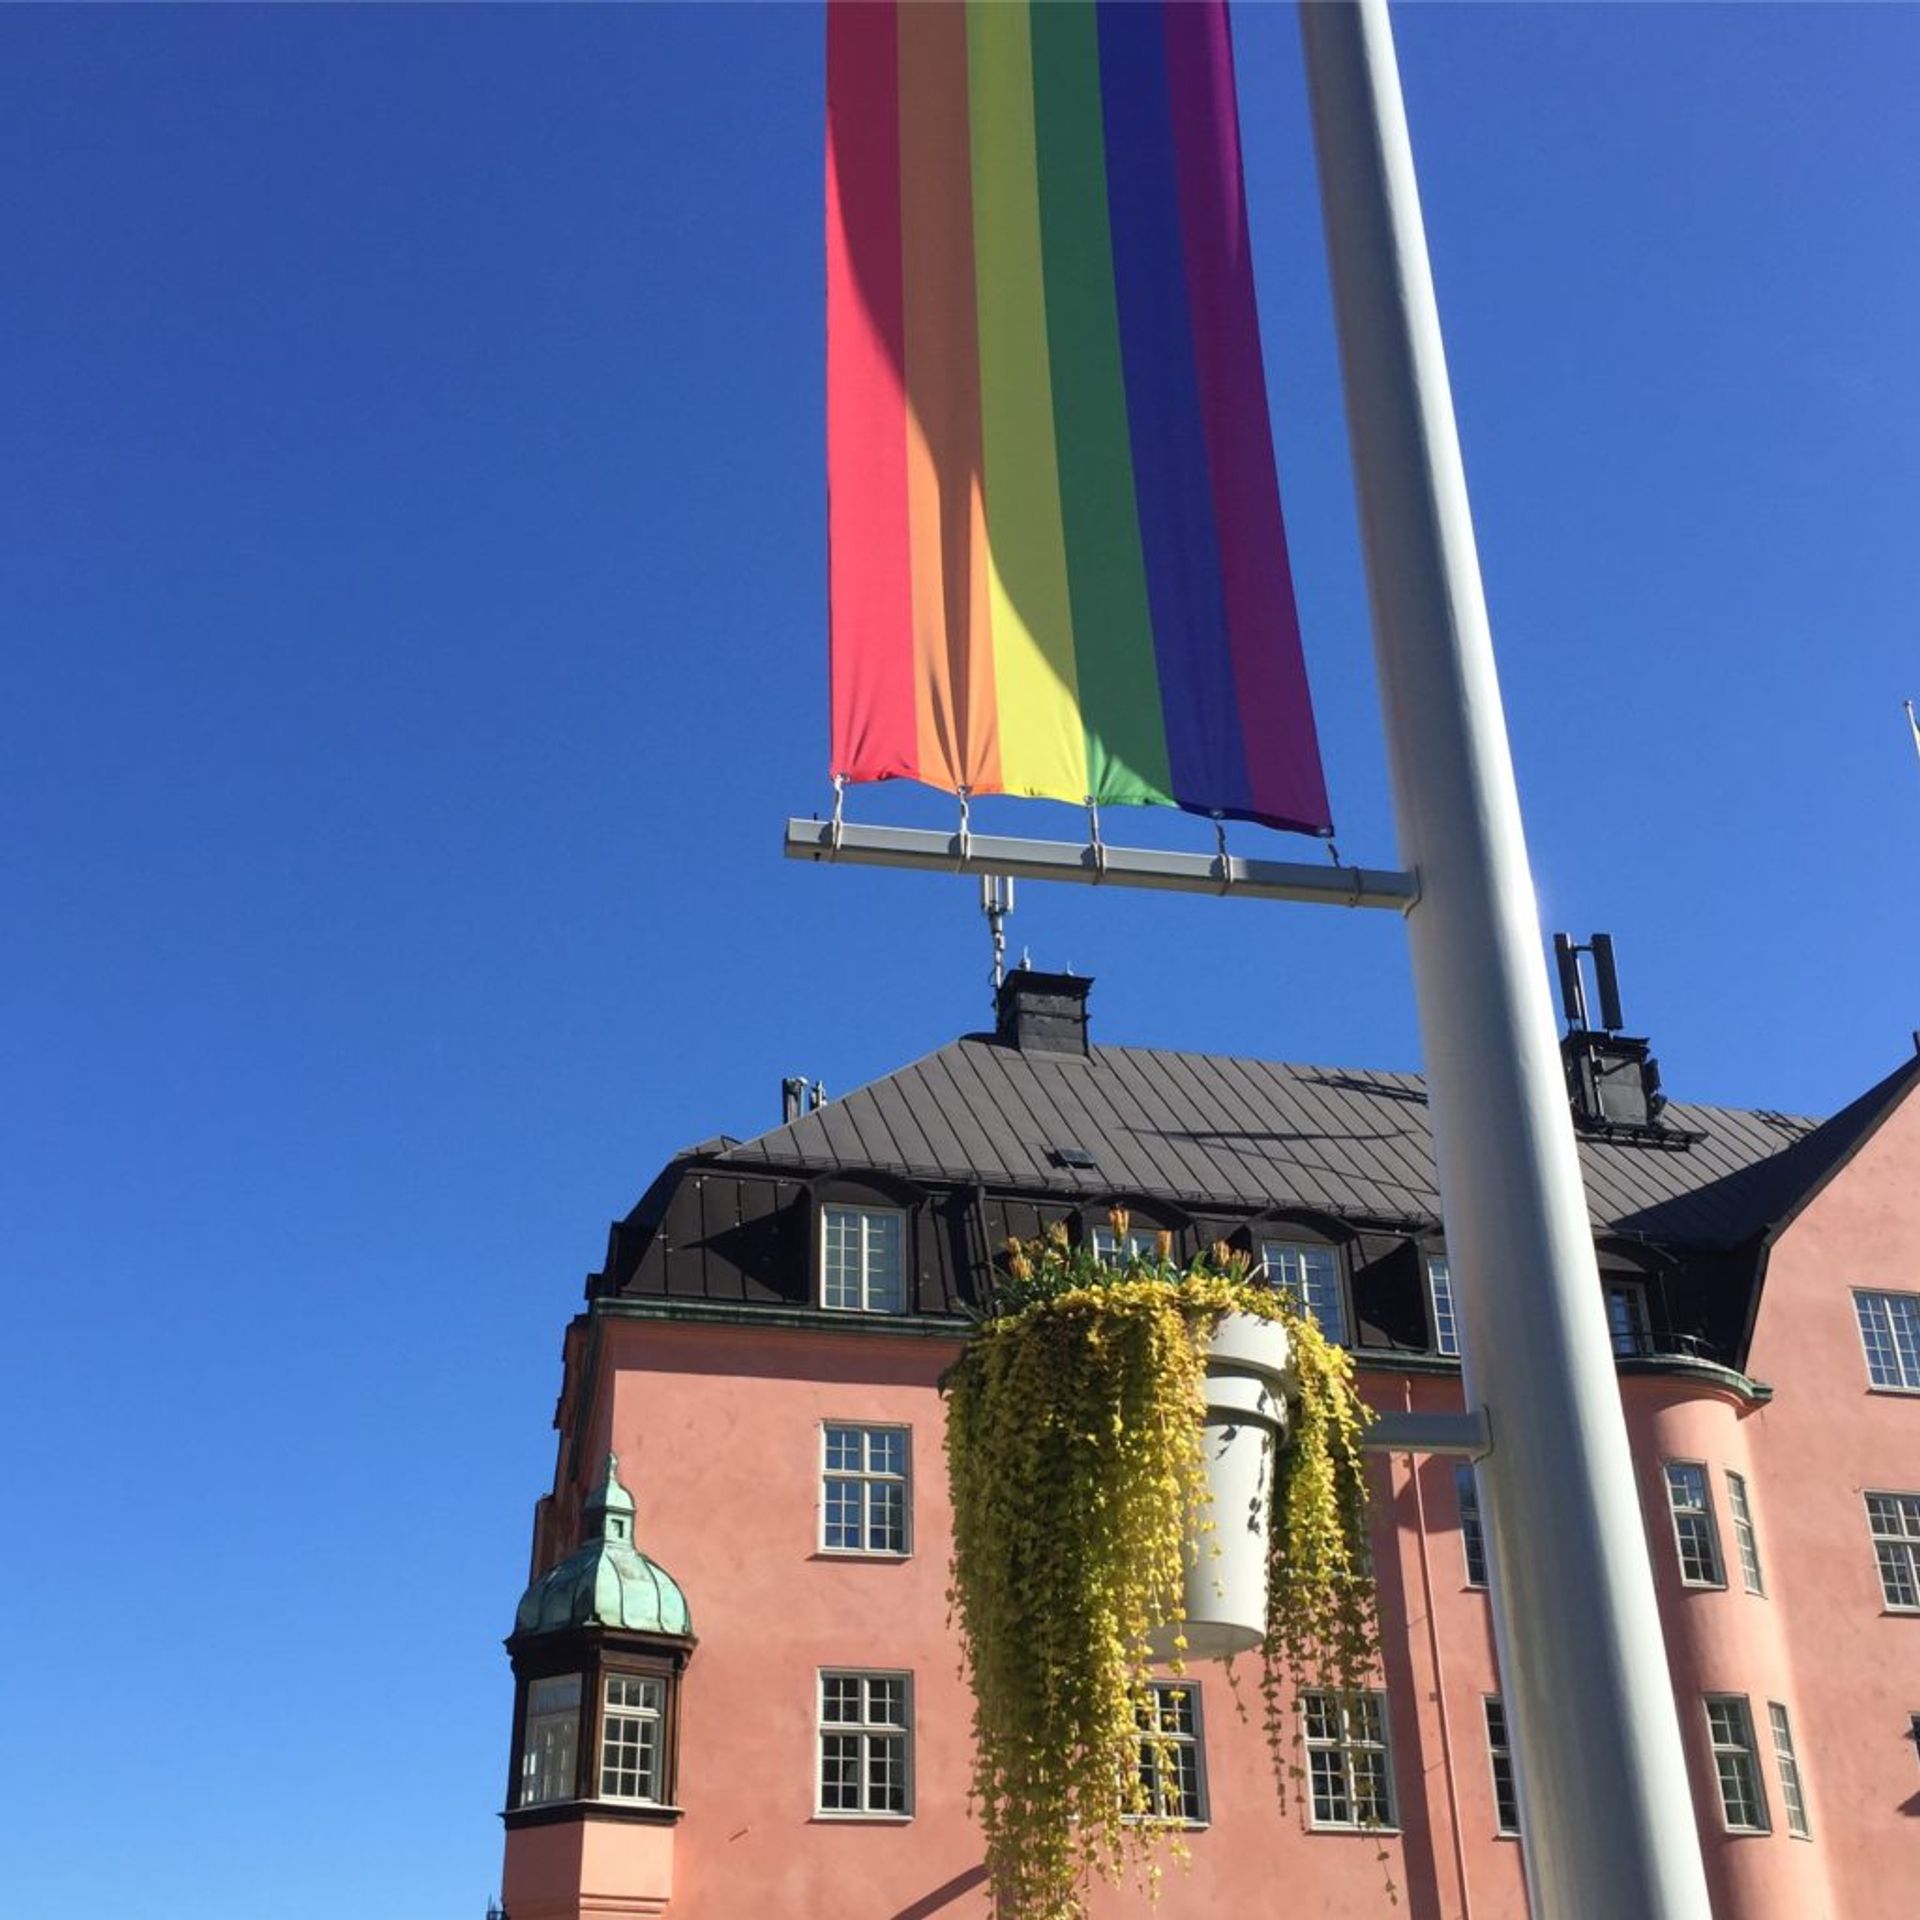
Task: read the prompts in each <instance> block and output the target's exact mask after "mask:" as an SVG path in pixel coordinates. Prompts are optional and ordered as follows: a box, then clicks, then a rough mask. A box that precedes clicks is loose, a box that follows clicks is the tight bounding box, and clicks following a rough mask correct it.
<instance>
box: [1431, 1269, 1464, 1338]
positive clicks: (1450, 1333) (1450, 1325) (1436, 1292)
mask: <svg viewBox="0 0 1920 1920" xmlns="http://www.w3.org/2000/svg"><path fill="white" fill-rule="evenodd" d="M1427 1295H1428V1298H1429V1299H1431V1300H1432V1302H1433V1350H1434V1352H1435V1353H1447V1354H1457V1353H1458V1352H1459V1351H1460V1321H1459V1319H1458V1317H1457V1316H1456V1315H1455V1313H1454V1311H1453V1273H1452V1270H1451V1269H1450V1268H1449V1267H1448V1265H1447V1257H1446V1255H1445V1254H1443V1253H1435V1254H1429V1255H1428V1256H1427Z"/></svg>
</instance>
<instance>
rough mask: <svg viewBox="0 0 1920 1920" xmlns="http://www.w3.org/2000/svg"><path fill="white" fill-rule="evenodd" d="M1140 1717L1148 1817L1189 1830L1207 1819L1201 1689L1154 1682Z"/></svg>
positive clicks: (1188, 1682) (1184, 1682)
mask: <svg viewBox="0 0 1920 1920" xmlns="http://www.w3.org/2000/svg"><path fill="white" fill-rule="evenodd" d="M1139 1713H1140V1784H1141V1786H1143V1787H1144V1788H1145V1789H1146V1794H1147V1807H1148V1815H1147V1817H1148V1818H1151V1819H1154V1820H1178V1821H1180V1822H1181V1823H1182V1824H1183V1825H1185V1826H1189V1827H1199V1826H1204V1825H1205V1824H1206V1820H1207V1759H1206V1749H1205V1744H1204V1737H1203V1733H1202V1722H1201V1719H1200V1689H1199V1687H1198V1686H1197V1685H1196V1684H1195V1683H1194V1682H1193V1681H1191V1680H1155V1681H1153V1682H1151V1683H1150V1685H1149V1687H1148V1690H1147V1699H1146V1701H1145V1703H1144V1704H1143V1705H1142V1706H1141V1707H1140V1709H1139Z"/></svg>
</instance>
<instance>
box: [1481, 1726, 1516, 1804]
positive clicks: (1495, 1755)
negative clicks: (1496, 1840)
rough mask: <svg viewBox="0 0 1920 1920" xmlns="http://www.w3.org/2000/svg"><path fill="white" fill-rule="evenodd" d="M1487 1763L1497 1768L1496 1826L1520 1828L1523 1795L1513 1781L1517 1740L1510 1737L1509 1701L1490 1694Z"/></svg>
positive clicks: (1494, 1794) (1494, 1785) (1495, 1789)
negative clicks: (1508, 1731) (1515, 1743)
mask: <svg viewBox="0 0 1920 1920" xmlns="http://www.w3.org/2000/svg"><path fill="white" fill-rule="evenodd" d="M1481 1704H1482V1705H1483V1706H1484V1707H1485V1708H1486V1715H1487V1765H1488V1766H1489V1767H1490V1768H1491V1769H1492V1771H1493V1826H1494V1831H1495V1832H1496V1833H1518V1832H1519V1831H1520V1795H1519V1791H1518V1789H1516V1788H1515V1786H1514V1784H1513V1743H1512V1742H1511V1741H1510V1740H1509V1739H1508V1738H1507V1708H1506V1703H1505V1702H1504V1701H1503V1700H1501V1699H1500V1697H1499V1696H1498V1695H1497V1694H1491V1693H1490V1694H1487V1695H1485V1696H1484V1697H1483V1699H1482V1702H1481Z"/></svg>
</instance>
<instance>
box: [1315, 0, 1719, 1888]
mask: <svg viewBox="0 0 1920 1920" xmlns="http://www.w3.org/2000/svg"><path fill="white" fill-rule="evenodd" d="M1300 15H1301V23H1302V32H1303V34H1304V37H1305V42H1306V61H1307V76H1308V86H1309V90H1310V92H1311V95H1312V100H1313V118H1314V137H1315V143H1316V146H1317V149H1318V153H1319V161H1320V191H1321V198H1322V205H1323V210H1324V214H1325V221H1326V230H1327V248H1328V253H1329V256H1330V259H1331V264H1332V276H1333V289H1334V301H1335V310H1336V317H1337V321H1338V327H1339V336H1340V352H1341V362H1342V368H1343V372H1344V377H1345V385H1346V404H1347V418H1348V430H1349V433H1350V435H1351V438H1352V446H1353V465H1354V476H1355V485H1356V489H1357V492H1358V495H1359V504H1360V520H1361V526H1362V532H1363V537H1364V541H1365V548H1366V562H1367V580H1368V589H1369V593H1370V597H1371V600H1372V607H1373V622H1374V651H1375V659H1376V664H1377V668H1378V672H1379V677H1380V683H1381V697H1382V702H1383V706H1384V709H1385V716H1386V723H1387V734H1388V749H1389V758H1390V761H1391V767H1392V775H1393V789H1394V803H1395V813H1396V817H1397V820H1398V825H1399V832H1400V839H1401V852H1402V854H1403V856H1404V858H1405V860H1406V863H1407V865H1408V866H1409V867H1410V868H1411V869H1412V870H1413V872H1414V875H1415V878H1416V880H1417V883H1418V886H1419V889H1420V897H1419V902H1418V904H1417V905H1416V906H1415V907H1414V908H1413V910H1412V911H1411V913H1410V914H1409V915H1408V927H1409V931H1410V934H1411V938H1412V943H1413V964H1414V979H1415V988H1416V993H1417V998H1418V1002H1419V1012H1420V1026H1421V1034H1422V1039H1423V1043H1424V1049H1425V1053H1426V1067H1427V1084H1428V1089H1429V1096H1430V1099H1431V1101H1432V1115H1433V1133H1434V1141H1435V1150H1436V1155H1437V1158H1438V1162H1439V1172H1440V1190H1441V1196H1442V1204H1443V1208H1444V1213H1445V1221H1446V1234H1447V1252H1448V1257H1449V1263H1450V1265H1451V1268H1452V1271H1453V1276H1454V1287H1455V1293H1456V1298H1457V1301H1458V1304H1459V1308H1460V1312H1461V1318H1462V1322H1463V1328H1464V1335H1465V1337H1464V1341H1463V1346H1464V1356H1463V1365H1464V1370H1465V1374H1466V1383H1467V1394H1468V1405H1469V1406H1473V1405H1475V1404H1476V1402H1477V1403H1478V1404H1479V1405H1481V1406H1484V1408H1485V1410H1486V1415H1487V1420H1488V1425H1489V1427H1490V1429H1491V1433H1492V1441H1493V1447H1492V1451H1491V1453H1490V1454H1489V1455H1488V1456H1487V1458H1486V1459H1485V1460H1484V1461H1482V1462H1481V1464H1480V1466H1479V1468H1478V1472H1479V1474H1480V1476H1481V1482H1482V1488H1483V1507H1484V1511H1485V1512H1486V1515H1487V1518H1488V1523H1489V1530H1490V1534H1491V1538H1492V1545H1493V1554H1492V1563H1493V1564H1492V1572H1493V1602H1494V1628H1495V1638H1496V1643H1497V1645H1498V1648H1499V1655H1500V1672H1501V1684H1502V1687H1503V1690H1504V1695H1505V1700H1506V1704H1507V1711H1508V1714H1509V1716H1510V1720H1511V1724H1512V1726H1513V1729H1514V1754H1515V1761H1516V1765H1517V1774H1518V1784H1519V1790H1520V1802H1521V1810H1522V1821H1523V1830H1524V1833H1525V1836H1526V1857H1527V1873H1528V1882H1529V1890H1530V1892H1531V1895H1532V1901H1533V1911H1534V1913H1535V1915H1536V1916H1538V1920H1707V1916H1708V1912H1709V1909H1708V1904H1707V1892H1706V1881H1705V1873H1704V1869H1703V1867H1702V1863H1701V1856H1700V1843H1699V1838H1698V1835H1697V1833H1696V1831H1695V1828H1694V1816H1693V1797H1692V1794H1691V1792H1690V1791H1689V1788H1688V1784H1687V1773H1686V1766H1685V1761H1684V1758H1683V1755H1682V1751H1681V1745H1680V1730H1679V1723H1678V1720H1677V1718H1676V1716H1675V1712H1674V1699H1673V1689H1672V1683H1671V1681H1670V1679H1669V1677H1668V1671H1667V1664H1666V1656H1665V1650H1664V1647H1663V1645H1662V1641H1661V1634H1660V1621H1659V1616H1658V1614H1657V1612H1656V1610H1655V1605H1654V1592H1653V1578H1652V1572H1651V1569H1650V1567H1649V1565H1648V1560H1647V1547H1646V1539H1645V1535H1644V1533H1643V1531H1642V1526H1641V1518H1640V1508H1639V1503H1638V1501H1637V1500H1636V1499H1635V1496H1634V1479H1633V1466H1632V1461H1631V1459H1630V1456H1629V1454H1628V1450H1627V1434H1626V1423H1625V1420H1624V1417H1623V1415H1622V1413H1621V1408H1620V1389H1619V1382H1618V1380H1617V1378H1616V1376H1615V1373H1614V1366H1613V1355H1612V1349H1611V1345H1610V1342H1609V1340H1608V1337H1607V1327H1606V1320H1605V1314H1604V1310H1603V1307H1602V1303H1601V1292H1600V1279H1599V1273H1598V1270H1597V1268H1596V1265H1595V1261H1594V1252H1593V1238H1592V1230H1591V1228H1590V1226H1589V1224H1588V1219H1587V1208H1586V1196H1585V1193H1584V1190H1583V1188H1582V1185H1581V1179H1580V1168H1579V1162H1578V1159H1577V1157H1576V1154H1575V1150H1574V1140H1573V1127H1572V1121H1571V1118H1570V1116H1569V1111H1568V1104H1567V1093H1566V1086H1565V1083H1564V1079H1563V1075H1562V1071H1561V1065H1560V1059H1559V1053H1558V1049H1557V1046H1556V1042H1555V1032H1554V1024H1553V1013H1552V1008H1551V1005H1550V1003H1549V1000H1548V994H1547V982H1546V973H1545V966H1544V961H1543V959H1542V955H1541V949H1540V934H1539V928H1538V925H1537V920H1536V912H1535V906H1534V895H1533V883H1532V877H1531V874H1530V872H1529V869H1528V865H1527V850H1526V843H1525V840H1524V838H1523V836H1522V832H1521V825H1520V807H1519V799H1518V795H1517V793H1516V791H1515V788H1514V779H1513V763H1512V757H1511V753H1510V750H1509V747H1508V743H1507V734H1506V723H1505V719H1504V717H1503V715H1502V712H1501V705H1500V690H1499V685H1498V682H1497V680H1496V677H1495V672H1494V662H1493V646H1492V640H1491V636H1490V634H1489V632H1488V626H1487V613H1486V603H1485V597H1484V594H1483V592H1482V588H1481V582H1480V565H1479V559H1478V556H1477V554H1476V553H1475V550H1474V539H1473V525H1472V521H1471V518H1470V516H1469V513H1468V507H1467V489H1466V476H1465V472H1464V470H1463V468H1462V466H1461V461H1460V446H1459V439H1458V434H1457V431H1456V428H1455V424H1454V418H1453V407H1452V400H1451V396H1450V394H1449V391H1448V385H1447V371H1446V362H1445V358H1444V355H1443V352H1442V348H1441V341H1440V322H1439V314H1438V311H1437V308H1436V306H1435V302H1434V294H1433V281H1432V275H1431V272H1430V269H1429V265H1428V260H1427V247H1426V237H1425V233H1424V229H1423V227H1422V224H1421V218H1420V205H1419V197H1418V191H1417V188H1416V185H1415V181H1414V173H1413V155H1412V149H1411V147H1410V145H1409V142H1408V136H1407V123H1406V111H1405V107H1404V104H1403V102H1402V100H1401V95H1400V82H1399V74H1398V71H1397V68H1396V65H1395V60H1394V52H1393V36H1392V28H1391V25H1390V23H1389V21H1388V17H1387V7H1386V0H1357V3H1350V0H1322V3H1321V4H1314V3H1313V0H1307V4H1304V5H1302V7H1301V9H1300Z"/></svg>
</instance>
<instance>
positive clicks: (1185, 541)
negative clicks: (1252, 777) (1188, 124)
mask: <svg viewBox="0 0 1920 1920" xmlns="http://www.w3.org/2000/svg"><path fill="white" fill-rule="evenodd" d="M1169 11H1170V12H1178V11H1180V9H1178V8H1173V9H1169ZM1160 16H1161V9H1160V8H1158V7H1142V6H1129V5H1126V4H1124V3H1123V0H1100V7H1099V22H1100V92H1101V108H1102V113H1103V116H1104V119H1105V123H1106V140H1107V205H1108V214H1109V219H1110V222H1111V226H1112V233H1113V273H1114V291H1115V295H1116V303H1117V306H1118V309H1119V316H1120V357H1121V368H1122V373H1123V378H1124V381H1125V386H1126V394H1127V430H1128V434H1129V437H1130V440H1131V444H1132V448H1133V474H1134V489H1135V495H1136V501H1137V505H1138V509H1139V515H1140V544H1141V549H1142V552H1143V554H1144V557H1145V560H1146V570H1147V601H1148V605H1149V606H1150V607H1151V609H1152V614H1153V645H1154V659H1155V662H1156V664H1157V666H1158V668H1159V676H1160V704H1161V709H1162V712H1163V714H1164V717H1165V721H1166V734H1167V759H1168V763H1169V768H1170V771H1171V774H1172V779H1173V794H1174V798H1175V799H1176V800H1177V801H1178V802H1179V803H1180V804H1181V805H1182V806H1183V807H1191V808H1195V809H1197V810H1199V811H1202V812H1213V811H1217V812H1221V813H1228V814H1233V815H1235V816H1237V817H1240V818H1248V817H1256V816H1255V808H1254V803H1253V793H1252V789H1251V787H1250V785H1249V783H1248V780H1247V764H1246V749H1245V746H1244V744H1243V738H1242V734H1241V729H1240V720H1239V714H1238V712H1237V701H1238V688H1237V685H1236V682H1235V679H1234V669H1233V658H1232V654H1231V652H1230V648H1229V641H1228V632H1227V613H1226V604H1225V601H1224V599H1223V596H1222V593H1221V582H1220V551H1219V543H1218V540H1217V538H1216V536H1215V531H1214V510H1213V482H1212V477H1211V475H1210V472H1209V469H1208V458H1207V441H1206V430H1205V427H1204V425H1203V424H1202V420H1201V413H1200V390H1199V386H1198V383H1197V381H1196V379H1195V374H1194V354H1193V334H1192V328H1191V325H1190V322H1189V318H1188V311H1187V302H1188V295H1187V272H1186V267H1185V258H1184V256H1185V250H1184V248H1183V246H1182V244H1181V233H1180V218H1181V215H1180V201H1179V195H1178V191H1177V188H1176V186H1175V181H1174V170H1173V124H1172V117H1171V111H1170V106H1169V101H1168V95H1167V54H1166V44H1165V41H1164V40H1163V38H1162V32H1161V18H1160Z"/></svg>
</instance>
